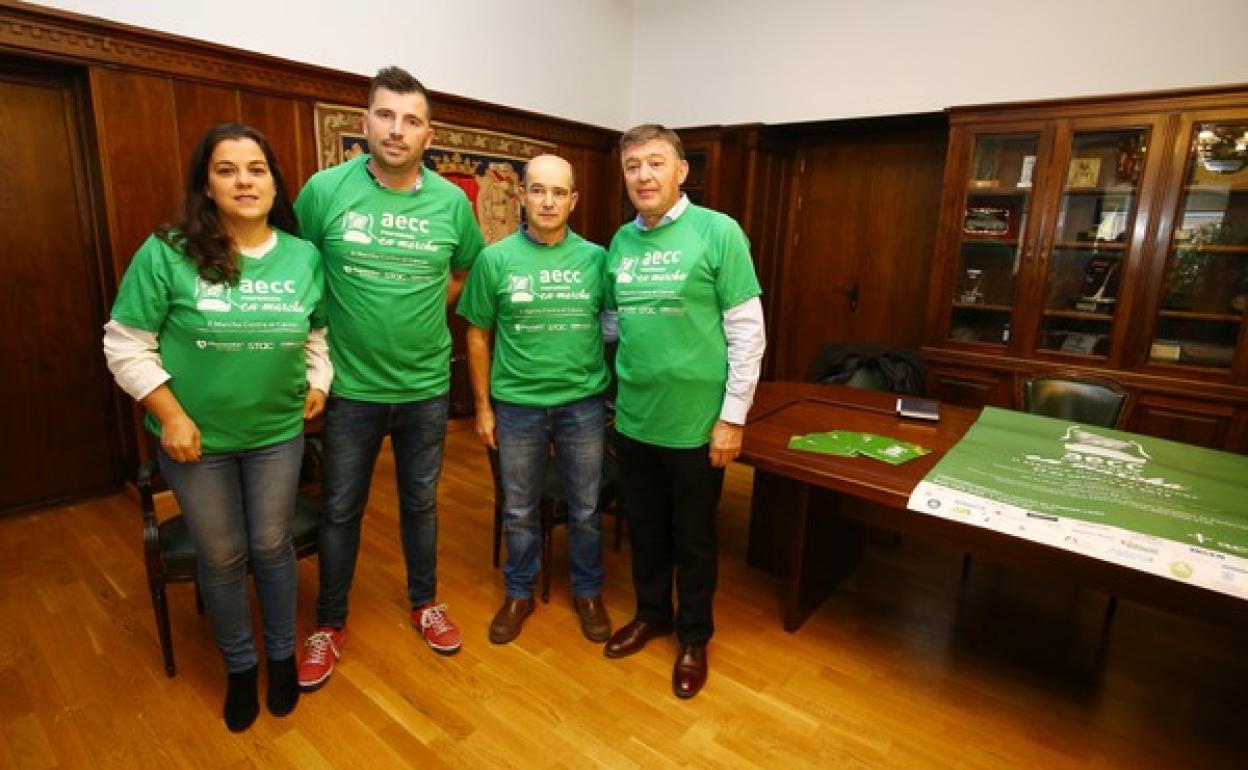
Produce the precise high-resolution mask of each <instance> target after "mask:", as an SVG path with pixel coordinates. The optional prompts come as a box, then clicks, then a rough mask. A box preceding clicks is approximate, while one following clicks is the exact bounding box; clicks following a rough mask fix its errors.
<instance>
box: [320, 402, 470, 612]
mask: <svg viewBox="0 0 1248 770" xmlns="http://www.w3.org/2000/svg"><path fill="white" fill-rule="evenodd" d="M449 411H450V397H449V396H447V395H442V396H438V397H437V398H431V399H428V400H425V401H412V402H408V403H402V404H377V403H372V402H369V401H355V400H352V399H349V398H342V397H341V396H330V397H329V403H328V404H327V405H326V407H325V518H324V519H323V520H322V522H321V529H320V534H319V546H318V547H319V554H318V557H317V559H318V561H319V564H320V592H319V596H318V597H317V601H316V624H317V625H318V626H333V627H335V628H341V627H342V626H343V625H345V624H346V622H347V594H348V593H350V591H351V580H352V578H353V577H354V575H355V561H356V557H358V556H359V553H360V525H361V523H362V520H363V518H364V505H365V504H366V503H367V502H368V488H369V485H370V483H371V482H372V478H373V466H374V465H375V464H376V462H377V454H378V452H380V451H381V440H382V438H383V437H384V436H385V435H386V434H387V433H389V434H390V443H391V446H392V448H393V449H394V470H395V476H396V477H397V482H398V488H399V536H400V538H401V539H402V541H403V559H404V561H406V562H407V599H408V602H409V603H410V604H411V606H412V608H413V609H415V608H416V607H419V606H420V605H422V604H425V603H427V602H430V601H433V599H434V597H435V596H436V595H437V567H438V496H437V495H438V475H439V474H440V473H441V472H442V446H443V444H444V442H445V439H446V420H447V416H448V414H449Z"/></svg>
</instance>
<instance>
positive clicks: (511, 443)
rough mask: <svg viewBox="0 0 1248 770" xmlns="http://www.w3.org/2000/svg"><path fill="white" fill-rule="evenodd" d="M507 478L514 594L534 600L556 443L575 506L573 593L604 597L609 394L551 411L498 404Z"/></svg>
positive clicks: (506, 524)
mask: <svg viewBox="0 0 1248 770" xmlns="http://www.w3.org/2000/svg"><path fill="white" fill-rule="evenodd" d="M494 416H495V420H496V436H497V438H498V457H499V475H500V476H501V477H502V482H503V532H504V534H505V536H506V539H507V564H506V565H505V566H504V567H503V581H504V584H505V586H506V591H507V595H508V596H510V597H514V598H518V599H527V598H529V597H531V596H532V595H533V580H534V578H536V577H537V571H538V570H539V569H541V566H542V558H541V548H542V542H541V531H540V529H541V521H540V516H539V511H538V506H539V504H540V502H541V498H542V487H543V481H544V479H545V477H546V463H547V461H548V460H549V459H550V446H551V444H552V442H553V444H554V447H555V464H556V466H557V467H558V470H559V480H560V482H561V486H562V490H563V498H564V500H565V501H566V502H567V505H568V548H569V551H570V554H569V560H570V561H571V563H572V594H573V595H574V596H577V597H586V596H597V595H598V594H600V593H602V526H601V518H602V517H601V514H600V513H599V512H598V486H599V482H600V480H601V478H602V453H603V434H604V433H605V422H606V415H605V412H604V409H603V402H602V397H601V396H594V397H592V398H587V399H583V400H581V401H574V402H572V403H571V404H566V405H564V406H556V407H551V408H541V407H529V406H517V405H515V404H508V403H504V402H502V401H498V402H495V404H494Z"/></svg>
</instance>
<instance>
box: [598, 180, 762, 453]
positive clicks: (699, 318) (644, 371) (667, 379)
mask: <svg viewBox="0 0 1248 770" xmlns="http://www.w3.org/2000/svg"><path fill="white" fill-rule="evenodd" d="M607 282H608V290H607V304H608V306H609V307H610V306H614V307H616V308H618V309H619V316H620V348H619V351H618V353H617V354H616V360H615V364H616V376H617V377H618V378H619V393H618V395H617V396H616V417H615V420H616V429H617V430H618V431H619V432H620V433H623V434H624V435H626V436H628V437H630V438H633V439H636V440H638V441H644V442H646V443H649V444H657V445H658V446H665V447H673V448H677V449H689V448H693V447H699V446H702V445H703V444H705V443H707V441H709V440H710V436H711V428H713V427H714V425H715V421H716V420H717V419H719V410H720V408H721V407H722V406H723V401H724V384H725V383H726V382H727V380H728V344H727V340H726V339H725V337H724V320H723V311H725V310H727V309H728V308H731V307H735V306H737V305H739V304H741V303H742V302H744V301H746V300H748V299H750V298H751V297H757V296H758V295H759V294H762V289H761V288H760V287H759V285H758V278H757V277H756V276H755V275H754V263H753V262H752V261H751V260H750V244H749V242H748V241H747V240H746V237H745V233H744V232H742V231H741V227H740V226H739V225H738V224H737V223H736V222H735V221H733V220H732V218H731V217H728V216H726V215H724V214H721V213H719V212H717V211H712V210H711V209H706V208H702V207H701V206H695V205H693V204H690V205H689V207H688V208H687V209H685V212H684V213H683V214H681V215H680V216H679V217H678V218H677V219H676V220H675V221H674V222H669V223H667V224H664V225H660V226H659V227H656V228H654V229H652V230H642V229H641V228H639V227H637V225H636V224H634V223H633V222H628V223H626V224H625V225H624V226H623V227H621V228H620V229H619V231H618V232H616V234H615V238H614V239H612V241H611V249H610V253H609V255H608V257H607Z"/></svg>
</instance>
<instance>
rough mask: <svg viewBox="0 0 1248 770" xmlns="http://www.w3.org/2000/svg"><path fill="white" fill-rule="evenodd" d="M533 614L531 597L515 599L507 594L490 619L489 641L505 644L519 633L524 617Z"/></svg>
mask: <svg viewBox="0 0 1248 770" xmlns="http://www.w3.org/2000/svg"><path fill="white" fill-rule="evenodd" d="M532 614H533V597H532V596H530V597H529V598H527V599H517V598H515V597H512V596H508V597H507V598H506V599H505V600H504V601H503V606H502V607H499V608H498V612H496V613H494V619H493V620H491V621H490V641H491V642H493V643H494V644H507V643H508V642H510V641H511V640H512V639H515V638H516V637H517V636H519V635H520V628H521V627H522V626H523V625H524V619H525V618H527V617H528V616H530V615H532Z"/></svg>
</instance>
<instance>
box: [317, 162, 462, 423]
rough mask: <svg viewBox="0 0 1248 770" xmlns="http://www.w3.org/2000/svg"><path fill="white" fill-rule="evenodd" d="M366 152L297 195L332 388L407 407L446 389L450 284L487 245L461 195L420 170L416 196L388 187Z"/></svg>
mask: <svg viewBox="0 0 1248 770" xmlns="http://www.w3.org/2000/svg"><path fill="white" fill-rule="evenodd" d="M368 159H369V156H368V155H360V156H357V157H356V158H353V159H352V160H350V161H348V162H346V163H343V164H342V165H340V166H335V167H333V168H330V169H326V170H324V171H321V172H319V173H317V174H316V175H314V176H313V177H312V178H311V179H309V180H308V183H307V184H306V185H304V188H303V190H302V191H301V192H300V193H299V198H298V199H297V200H296V201H295V211H296V213H297V214H298V215H299V225H300V227H301V228H302V229H303V235H304V237H305V238H307V239H308V240H310V241H312V243H314V244H316V245H317V246H318V247H319V248H320V249H321V253H322V254H323V255H324V257H325V293H326V310H327V312H328V314H329V353H330V360H331V361H332V362H333V364H334V385H333V390H334V393H335V394H337V395H340V396H345V397H347V398H352V399H356V400H359V401H372V402H377V403H391V404H393V403H401V402H405V401H422V400H425V399H428V398H433V397H435V396H440V395H442V394H443V393H445V392H446V391H447V390H448V389H449V388H450V382H451V374H450V357H451V334H450V331H449V330H448V329H447V325H446V287H447V282H448V279H449V277H450V271H451V270H468V269H469V268H471V267H472V263H473V261H474V260H475V259H476V258H477V253H478V252H480V251H481V247H482V245H483V243H482V240H481V230H480V229H479V228H478V227H477V222H476V219H475V218H474V217H473V213H472V206H471V204H469V202H468V197H467V196H466V195H464V192H463V191H462V190H460V189H459V188H458V187H456V186H455V185H454V184H452V183H451V182H448V181H447V180H445V179H443V178H442V177H441V176H439V175H438V174H437V173H435V172H434V171H431V170H430V169H427V168H426V169H422V177H421V180H422V181H421V187H420V189H419V190H417V191H416V192H411V191H398V190H390V189H387V188H385V187H382V186H381V185H380V184H379V183H378V182H377V181H376V180H375V179H373V177H372V175H371V174H369V173H368V169H367V168H366V164H367V162H368Z"/></svg>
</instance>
